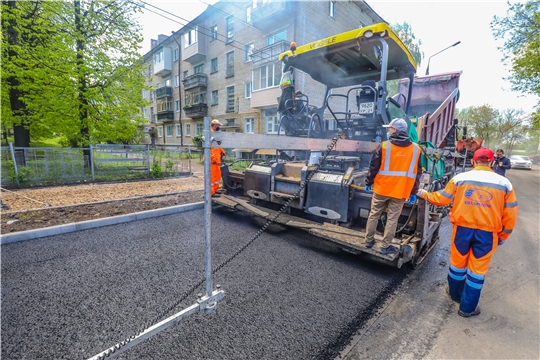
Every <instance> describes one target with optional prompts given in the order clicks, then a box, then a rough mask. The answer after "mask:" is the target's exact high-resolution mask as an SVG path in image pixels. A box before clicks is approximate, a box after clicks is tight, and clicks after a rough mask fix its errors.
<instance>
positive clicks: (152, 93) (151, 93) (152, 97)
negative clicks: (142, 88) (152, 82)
mask: <svg viewBox="0 0 540 360" xmlns="http://www.w3.org/2000/svg"><path fill="white" fill-rule="evenodd" d="M150 100H154V91H153V90H150Z"/></svg>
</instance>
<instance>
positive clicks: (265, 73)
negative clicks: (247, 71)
mask: <svg viewBox="0 0 540 360" xmlns="http://www.w3.org/2000/svg"><path fill="white" fill-rule="evenodd" d="M280 79H281V65H279V64H269V65H265V66H263V67H260V68H258V69H255V70H253V85H252V90H253V91H256V90H262V89H267V88H270V87H274V86H278V85H279V81H280Z"/></svg>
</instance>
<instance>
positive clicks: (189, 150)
mask: <svg viewBox="0 0 540 360" xmlns="http://www.w3.org/2000/svg"><path fill="white" fill-rule="evenodd" d="M188 159H189V160H188V165H189V174H190V175H191V146H190V145H188Z"/></svg>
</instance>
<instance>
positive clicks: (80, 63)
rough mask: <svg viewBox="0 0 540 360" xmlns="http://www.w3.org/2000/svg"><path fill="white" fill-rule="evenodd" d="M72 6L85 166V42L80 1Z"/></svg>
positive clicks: (86, 162) (87, 142) (87, 157)
mask: <svg viewBox="0 0 540 360" xmlns="http://www.w3.org/2000/svg"><path fill="white" fill-rule="evenodd" d="M73 6H74V8H75V26H76V30H77V31H76V33H77V34H78V35H79V37H78V39H77V45H76V51H77V57H76V62H77V76H78V79H77V80H78V82H79V89H78V90H79V94H78V100H79V122H80V124H81V125H80V126H81V131H80V134H81V145H82V147H84V150H83V157H84V165H85V167H89V166H90V163H89V161H90V149H89V148H88V147H89V145H90V131H89V128H88V122H89V119H88V117H89V114H88V100H87V99H86V90H87V82H86V74H85V72H86V71H85V70H84V57H83V53H84V50H85V43H84V41H83V39H82V38H83V35H85V34H84V32H83V26H82V24H81V1H80V0H74V1H73Z"/></svg>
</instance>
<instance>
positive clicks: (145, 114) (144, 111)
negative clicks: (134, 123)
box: [142, 108, 148, 119]
mask: <svg viewBox="0 0 540 360" xmlns="http://www.w3.org/2000/svg"><path fill="white" fill-rule="evenodd" d="M142 113H143V116H144V118H145V119H146V116H147V114H148V113H147V112H146V108H144V109H142Z"/></svg>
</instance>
